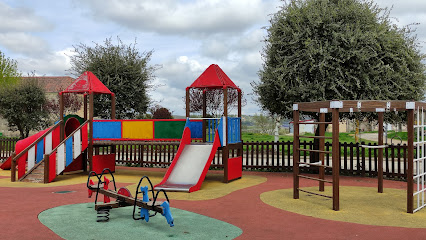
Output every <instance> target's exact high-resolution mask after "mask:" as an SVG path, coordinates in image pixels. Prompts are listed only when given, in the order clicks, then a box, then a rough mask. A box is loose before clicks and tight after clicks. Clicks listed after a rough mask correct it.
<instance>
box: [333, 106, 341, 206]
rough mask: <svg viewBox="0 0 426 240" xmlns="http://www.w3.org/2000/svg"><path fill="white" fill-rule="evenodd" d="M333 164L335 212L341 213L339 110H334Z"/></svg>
mask: <svg viewBox="0 0 426 240" xmlns="http://www.w3.org/2000/svg"><path fill="white" fill-rule="evenodd" d="M332 125H333V126H332V127H333V136H332V140H333V143H332V148H333V149H332V162H333V168H332V169H333V170H332V172H333V210H335V211H339V209H340V207H339V170H340V159H339V156H340V146H339V109H338V108H333V109H332Z"/></svg>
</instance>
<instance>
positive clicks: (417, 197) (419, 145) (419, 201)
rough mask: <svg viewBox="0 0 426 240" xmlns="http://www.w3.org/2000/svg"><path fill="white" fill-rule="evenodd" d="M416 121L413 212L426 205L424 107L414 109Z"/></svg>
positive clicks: (425, 126)
mask: <svg viewBox="0 0 426 240" xmlns="http://www.w3.org/2000/svg"><path fill="white" fill-rule="evenodd" d="M414 113H415V119H416V123H415V124H414V134H415V142H414V148H415V149H416V154H415V156H414V159H413V165H414V169H413V170H414V171H413V181H414V183H415V184H416V188H415V190H414V193H413V198H414V203H415V206H414V207H415V209H414V210H413V212H417V211H419V210H420V209H422V208H424V207H425V206H426V201H425V191H426V185H425V183H426V181H425V176H426V171H425V164H426V161H425V159H426V153H425V150H426V148H425V145H426V136H425V130H426V123H425V110H424V109H423V107H421V108H420V107H417V108H416V109H415V111H414Z"/></svg>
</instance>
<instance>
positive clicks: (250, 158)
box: [95, 141, 416, 179]
mask: <svg viewBox="0 0 426 240" xmlns="http://www.w3.org/2000/svg"><path fill="white" fill-rule="evenodd" d="M361 145H364V143H361V144H359V143H346V142H344V143H341V144H340V149H341V151H340V153H341V156H340V159H341V161H340V172H341V174H343V175H356V176H370V177H375V176H377V162H378V161H377V158H378V151H377V149H374V148H363V147H361ZM369 145H371V144H369ZM178 147H179V142H160V143H148V142H147V143H146V144H135V145H121V146H116V162H117V164H121V165H128V166H144V167H167V166H168V165H169V164H170V163H171V161H172V160H173V158H174V156H175V154H176V152H177V149H178ZM300 147H301V148H304V149H313V148H314V146H313V142H306V141H302V142H301V143H300ZM325 150H326V151H330V150H331V144H330V143H326V144H325ZM95 151H96V154H107V153H110V152H111V147H100V148H95ZM221 154H222V151H220V150H219V151H218V152H217V153H216V156H215V158H214V159H213V162H212V168H223V163H222V155H221ZM415 154H416V153H415ZM383 155H384V160H383V161H384V163H383V166H384V167H383V168H384V169H383V170H384V175H385V176H386V177H388V178H396V179H405V178H406V172H405V166H406V158H407V146H406V145H401V144H398V145H390V146H389V147H388V148H385V149H384V153H383ZM233 156H236V150H234V151H230V157H233ZM312 157H313V156H311V155H309V154H301V156H300V158H301V161H303V162H309V161H310V159H311V158H312ZM325 164H326V165H331V154H325ZM292 166H293V142H290V141H287V142H244V143H243V168H244V170H261V171H262V170H263V171H292ZM312 170H313V168H312V167H311V168H307V167H304V168H303V167H302V168H301V171H312ZM327 170H329V171H330V172H327V173H330V174H331V169H327Z"/></svg>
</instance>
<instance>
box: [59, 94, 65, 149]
mask: <svg viewBox="0 0 426 240" xmlns="http://www.w3.org/2000/svg"><path fill="white" fill-rule="evenodd" d="M59 119H60V120H61V126H60V130H59V132H60V133H59V136H60V142H62V141H63V140H64V135H65V132H64V131H65V130H64V129H65V123H64V94H63V93H59Z"/></svg>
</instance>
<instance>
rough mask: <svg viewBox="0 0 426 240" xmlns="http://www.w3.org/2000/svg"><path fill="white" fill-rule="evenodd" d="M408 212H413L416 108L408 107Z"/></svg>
mask: <svg viewBox="0 0 426 240" xmlns="http://www.w3.org/2000/svg"><path fill="white" fill-rule="evenodd" d="M407 135H408V136H407V137H408V139H407V141H408V155H407V162H408V164H407V165H408V166H407V171H406V172H407V213H413V212H414V207H413V184H414V180H413V160H414V110H413V109H407Z"/></svg>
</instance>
